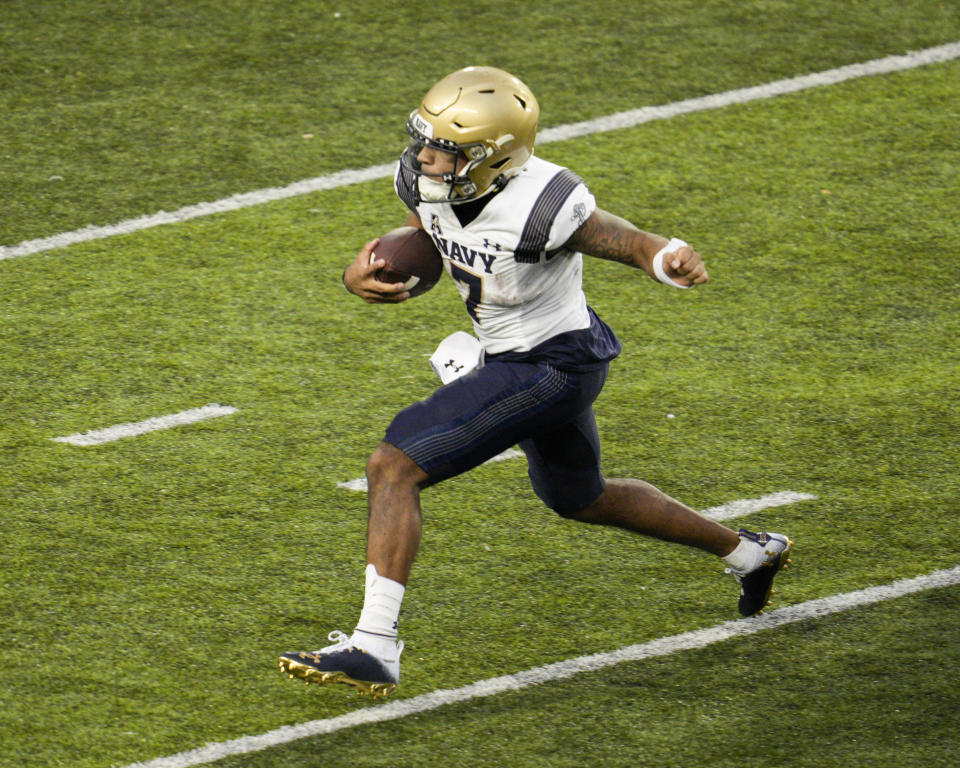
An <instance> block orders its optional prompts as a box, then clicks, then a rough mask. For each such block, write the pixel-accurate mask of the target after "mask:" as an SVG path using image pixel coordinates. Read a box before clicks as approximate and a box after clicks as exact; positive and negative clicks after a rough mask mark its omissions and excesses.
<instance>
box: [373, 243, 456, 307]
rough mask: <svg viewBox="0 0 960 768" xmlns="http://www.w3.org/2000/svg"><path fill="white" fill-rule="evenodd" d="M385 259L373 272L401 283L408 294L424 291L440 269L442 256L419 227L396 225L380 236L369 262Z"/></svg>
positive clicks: (389, 280) (390, 280) (382, 278)
mask: <svg viewBox="0 0 960 768" xmlns="http://www.w3.org/2000/svg"><path fill="white" fill-rule="evenodd" d="M377 259H379V260H380V261H383V262H385V263H384V265H383V266H382V267H380V269H378V270H377V272H376V278H377V280H380V281H382V282H384V283H403V286H404V288H405V289H406V290H407V291H409V292H410V296H411V297H413V296H419V295H420V294H422V293H426V292H427V291H429V290H430V289H431V288H433V286H435V285H436V284H437V281H438V280H439V279H440V275H441V273H442V272H443V259H442V258H441V256H440V251H438V250H437V246H436V245H434V242H433V238H432V237H430V235H428V234H427V233H426V232H425V231H424V230H422V229H420V228H419V227H400V228H398V229H394V230H391V231H390V232H387V234H385V235H383V237H381V238H380V242H379V243H377V247H376V248H374V249H373V253H371V254H370V263H371V264H372V263H373V262H374V261H375V260H377Z"/></svg>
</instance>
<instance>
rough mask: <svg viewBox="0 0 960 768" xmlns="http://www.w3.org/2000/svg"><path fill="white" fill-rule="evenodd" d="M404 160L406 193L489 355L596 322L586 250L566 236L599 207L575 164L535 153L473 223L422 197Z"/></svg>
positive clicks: (400, 182)
mask: <svg viewBox="0 0 960 768" xmlns="http://www.w3.org/2000/svg"><path fill="white" fill-rule="evenodd" d="M414 184H416V178H415V177H413V176H412V175H408V174H405V173H404V172H403V169H402V167H401V168H399V169H398V171H397V176H396V188H397V193H398V194H399V195H400V198H401V199H402V200H403V201H404V202H405V203H406V204H407V206H408V207H410V208H411V210H413V211H415V212H416V214H417V215H418V216H419V217H420V221H421V222H422V223H423V227H424V229H426V230H427V232H429V233H430V234H431V235H432V236H433V239H434V242H436V244H437V247H438V248H439V249H440V252H441V254H442V255H443V260H444V267H445V268H446V270H447V272H448V273H449V274H450V276H451V277H452V278H453V279H454V281H455V282H456V284H457V288H458V289H459V291H460V295H461V296H462V297H463V300H464V302H465V303H466V306H467V311H468V312H469V313H470V316H471V317H472V318H473V325H474V331H475V333H476V334H477V337H478V338H479V339H480V342H481V343H482V344H483V347H484V349H485V351H486V352H487V353H488V354H491V355H493V354H499V353H501V352H511V351H518V352H524V351H527V350H529V349H532V348H533V347H535V346H537V345H538V344H540V343H541V342H543V341H546V340H547V339H549V338H551V337H553V336H556V335H557V334H559V333H564V332H567V331H576V330H581V329H583V328H587V327H589V326H590V315H589V313H588V311H587V301H586V298H585V297H584V295H583V289H582V285H581V284H582V273H583V256H582V255H581V254H579V253H576V252H573V251H569V250H566V249H564V248H563V245H564V243H566V242H567V240H569V239H570V237H571V236H572V235H573V233H574V232H575V231H576V230H577V229H578V228H579V227H580V226H581V225H582V224H583V223H584V222H585V221H586V220H587V218H588V217H589V216H590V214H592V213H593V211H594V210H595V209H596V201H595V200H594V197H593V195H592V194H591V193H590V191H589V190H588V189H587V187H586V185H585V184H584V183H583V181H582V180H581V179H580V178H579V177H578V176H577V175H576V174H574V173H573V172H572V171H570V170H568V169H566V168H563V167H562V166H559V165H555V164H553V163H550V162H547V161H546V160H541V159H540V158H538V157H532V158H530V160H529V161H528V162H527V164H526V165H525V166H524V167H523V168H522V169H521V170H520V172H519V173H518V174H517V175H516V176H514V177H513V178H512V179H510V182H509V183H508V184H507V186H506V187H505V188H504V189H503V190H501V191H500V192H498V193H496V194H495V195H494V196H493V197H492V199H490V200H489V201H487V203H486V205H485V206H484V207H483V209H482V210H481V211H480V213H479V215H477V217H476V218H475V219H473V220H472V221H469V222H468V223H467V224H466V226H464V225H461V223H460V220H459V219H458V218H457V215H456V213H455V212H454V210H453V209H454V207H455V206H452V205H450V204H449V203H419V204H418V202H419V197H418V196H417V195H415V194H414V192H413V185H414Z"/></svg>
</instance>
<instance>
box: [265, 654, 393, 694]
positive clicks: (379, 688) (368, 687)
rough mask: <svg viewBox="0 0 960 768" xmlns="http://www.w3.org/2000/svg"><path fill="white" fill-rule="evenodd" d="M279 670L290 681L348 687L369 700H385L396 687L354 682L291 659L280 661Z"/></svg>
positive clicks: (350, 678)
mask: <svg viewBox="0 0 960 768" xmlns="http://www.w3.org/2000/svg"><path fill="white" fill-rule="evenodd" d="M280 669H281V670H282V671H283V672H285V673H286V674H287V675H288V676H289V677H290V679H291V680H292V679H294V678H300V679H301V680H303V681H304V682H305V683H306V684H307V685H309V684H310V683H316V684H317V685H334V684H340V685H348V686H350V687H351V688H355V689H356V690H357V691H358V692H359V693H360V695H361V696H362V695H363V694H365V693H369V694H370V698H372V699H374V700H376V699H378V698H381V699H382V698H386V697H387V696H389V695H390V694H391V693H393V691H394V689H395V688H396V687H397V684H396V683H371V682H367V681H365V680H354V679H353V678H352V677H349V676H348V675H346V674H344V673H343V672H323V671H321V670H319V669H314V668H313V667H311V666H309V665H308V664H299V663H297V662H296V661H293V660H292V659H285V658H282V659H280Z"/></svg>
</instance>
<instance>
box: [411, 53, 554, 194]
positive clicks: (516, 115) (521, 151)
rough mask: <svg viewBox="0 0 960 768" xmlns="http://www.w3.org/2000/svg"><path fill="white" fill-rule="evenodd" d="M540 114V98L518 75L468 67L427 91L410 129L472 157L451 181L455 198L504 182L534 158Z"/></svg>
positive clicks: (444, 147) (426, 139)
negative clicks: (532, 156)
mask: <svg viewBox="0 0 960 768" xmlns="http://www.w3.org/2000/svg"><path fill="white" fill-rule="evenodd" d="M539 117H540V107H539V105H538V104H537V100H536V98H535V97H534V95H533V93H532V92H531V91H530V89H529V88H527V86H526V85H524V83H523V82H522V81H520V80H519V79H518V78H516V77H514V76H513V75H511V74H510V73H508V72H504V71H503V70H501V69H495V68H493V67H467V68H466V69H461V70H458V71H457V72H454V73H452V74H450V75H447V76H446V77H445V78H443V79H442V80H440V81H439V82H438V83H436V84H435V85H434V86H433V87H432V88H431V89H430V90H429V91H428V92H427V94H426V96H424V98H423V101H422V102H421V104H420V107H419V108H418V109H416V110H414V112H413V113H412V114H411V115H410V119H409V120H408V121H407V131H408V132H409V133H410V135H411V137H412V138H413V141H414V142H417V141H419V142H422V143H425V144H429V145H430V146H432V147H435V148H436V149H441V150H445V151H453V152H457V153H458V154H461V155H462V156H463V157H465V158H466V159H467V165H466V166H465V167H464V168H463V169H462V170H461V171H460V172H459V173H457V174H455V176H454V178H453V179H451V180H450V182H449V183H451V184H452V189H451V194H452V195H453V198H451V199H452V200H456V201H460V200H471V199H474V198H476V197H480V196H481V195H484V194H486V193H487V192H489V191H490V190H491V189H492V188H494V187H502V186H503V185H504V184H506V181H507V179H509V177H510V176H512V175H513V174H515V173H517V172H518V171H519V170H520V168H522V167H523V165H524V164H525V163H526V162H527V160H529V159H530V156H531V155H532V154H533V145H534V142H535V141H536V135H537V121H538V119H539ZM411 148H412V146H411ZM411 148H408V150H407V153H404V154H408V153H409V152H410V151H411ZM408 167H409V165H408ZM444 181H446V179H445V180H444Z"/></svg>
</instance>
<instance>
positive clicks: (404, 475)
mask: <svg viewBox="0 0 960 768" xmlns="http://www.w3.org/2000/svg"><path fill="white" fill-rule="evenodd" d="M422 477H423V471H422V470H421V469H420V467H418V466H417V465H416V464H415V463H414V462H413V460H412V459H410V457H408V456H407V455H406V454H405V453H404V452H403V451H401V450H400V449H399V448H396V447H394V446H392V445H390V443H380V445H378V446H377V449H376V450H375V451H374V452H373V453H372V454H370V458H369V459H367V485H368V486H369V487H371V488H373V487H375V486H379V485H384V484H389V485H402V484H405V483H410V484H414V485H415V484H417V483H419V482H421V480H422Z"/></svg>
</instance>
